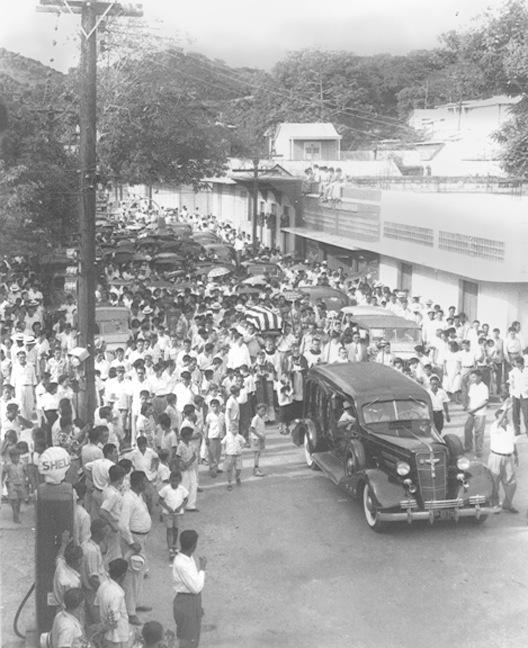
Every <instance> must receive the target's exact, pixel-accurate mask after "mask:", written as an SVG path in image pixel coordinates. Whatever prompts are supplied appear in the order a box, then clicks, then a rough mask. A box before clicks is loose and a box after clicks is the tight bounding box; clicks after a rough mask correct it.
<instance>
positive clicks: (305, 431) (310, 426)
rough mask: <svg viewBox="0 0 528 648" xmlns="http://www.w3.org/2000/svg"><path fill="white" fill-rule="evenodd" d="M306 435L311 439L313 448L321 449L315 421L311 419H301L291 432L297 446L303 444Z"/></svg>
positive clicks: (314, 449)
mask: <svg viewBox="0 0 528 648" xmlns="http://www.w3.org/2000/svg"><path fill="white" fill-rule="evenodd" d="M306 435H308V438H309V439H310V445H311V447H312V450H313V451H316V450H319V445H320V439H319V434H318V433H317V428H316V426H315V424H314V422H313V421H312V420H311V419H300V420H299V421H298V423H297V424H296V425H295V426H294V428H293V431H292V433H291V436H292V441H293V442H294V444H295V445H296V446H300V445H302V444H303V442H304V437H305V436H306Z"/></svg>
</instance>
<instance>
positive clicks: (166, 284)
mask: <svg viewBox="0 0 528 648" xmlns="http://www.w3.org/2000/svg"><path fill="white" fill-rule="evenodd" d="M173 286H174V284H172V283H171V282H170V281H164V280H163V279H154V280H152V281H150V282H149V284H148V288H172V287H173Z"/></svg>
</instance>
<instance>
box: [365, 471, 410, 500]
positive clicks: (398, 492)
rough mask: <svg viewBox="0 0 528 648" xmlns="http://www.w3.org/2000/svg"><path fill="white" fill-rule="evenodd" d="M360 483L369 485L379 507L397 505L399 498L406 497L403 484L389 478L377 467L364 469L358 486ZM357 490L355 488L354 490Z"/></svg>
mask: <svg viewBox="0 0 528 648" xmlns="http://www.w3.org/2000/svg"><path fill="white" fill-rule="evenodd" d="M360 484H368V485H369V486H370V488H371V490H372V495H373V497H374V500H375V502H376V505H377V506H379V508H381V509H389V508H396V507H399V506H400V502H401V500H402V499H405V497H406V494H405V488H404V487H403V485H402V484H400V483H398V482H396V481H394V480H393V479H391V478H390V477H389V475H387V473H386V472H384V471H383V470H379V469H378V468H368V469H367V470H365V471H364V472H363V478H362V479H360V480H359V482H358V486H359V485H360ZM358 490H359V489H358V488H356V491H358ZM358 494H359V493H358Z"/></svg>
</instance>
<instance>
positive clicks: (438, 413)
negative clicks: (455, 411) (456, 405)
mask: <svg viewBox="0 0 528 648" xmlns="http://www.w3.org/2000/svg"><path fill="white" fill-rule="evenodd" d="M429 385H430V386H429V389H428V390H427V392H428V394H429V396H430V398H431V403H432V406H433V423H434V426H435V428H436V429H437V430H438V432H440V433H441V432H442V430H443V429H444V419H445V420H446V421H447V422H448V423H449V422H450V421H451V418H450V416H449V396H448V395H447V393H446V392H445V391H444V390H443V389H442V387H441V386H440V378H439V377H438V376H437V375H436V374H432V375H431V376H430V377H429Z"/></svg>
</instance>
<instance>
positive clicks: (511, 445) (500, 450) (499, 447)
mask: <svg viewBox="0 0 528 648" xmlns="http://www.w3.org/2000/svg"><path fill="white" fill-rule="evenodd" d="M515 442H516V437H515V430H514V429H513V426H512V425H507V426H506V427H505V428H504V427H502V426H501V425H499V423H498V421H495V422H494V423H493V424H492V426H491V428H490V452H496V453H497V454H501V455H511V454H513V451H514V449H515Z"/></svg>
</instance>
